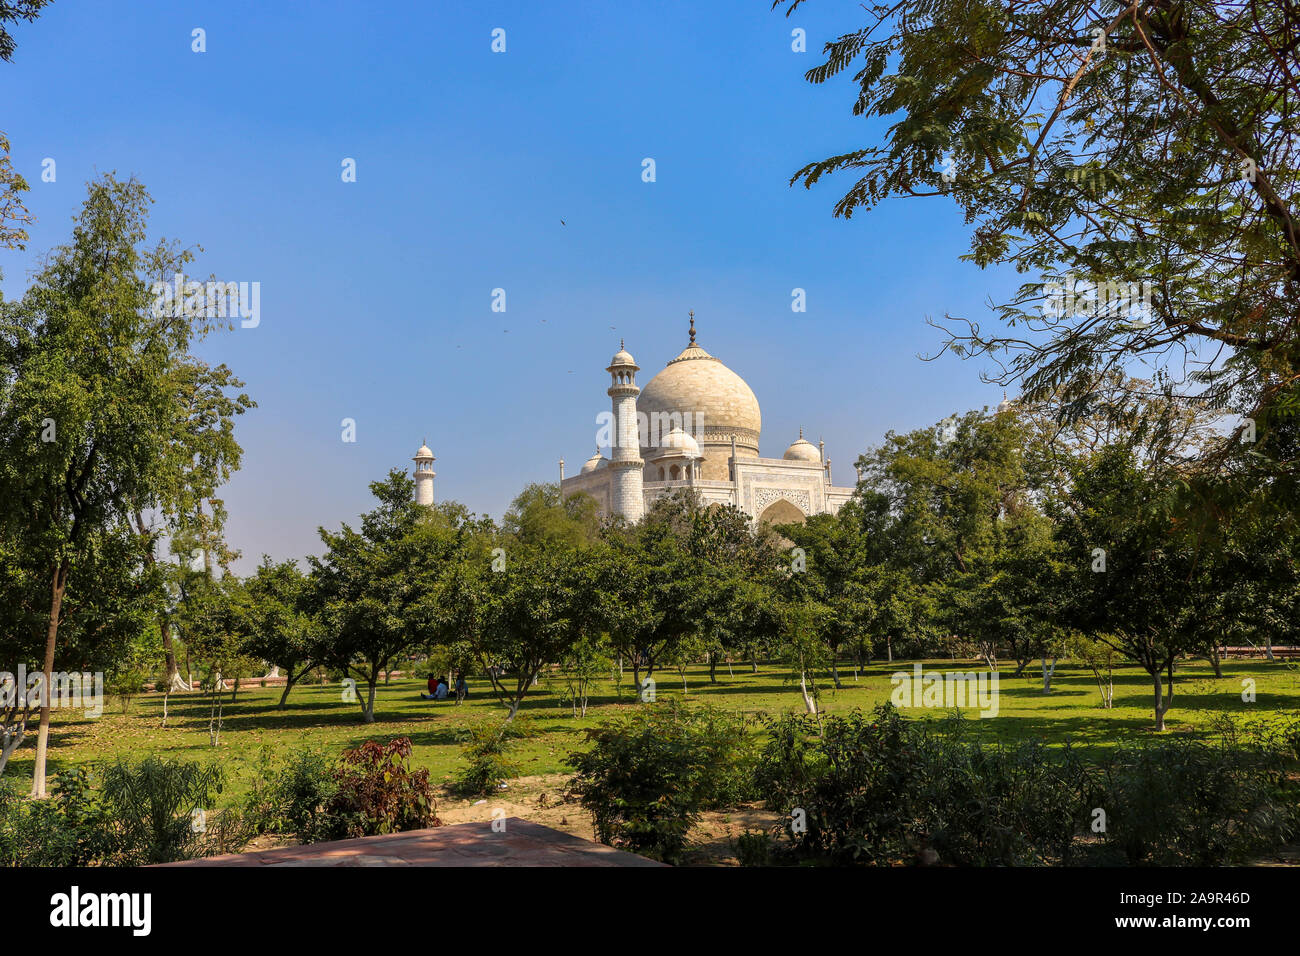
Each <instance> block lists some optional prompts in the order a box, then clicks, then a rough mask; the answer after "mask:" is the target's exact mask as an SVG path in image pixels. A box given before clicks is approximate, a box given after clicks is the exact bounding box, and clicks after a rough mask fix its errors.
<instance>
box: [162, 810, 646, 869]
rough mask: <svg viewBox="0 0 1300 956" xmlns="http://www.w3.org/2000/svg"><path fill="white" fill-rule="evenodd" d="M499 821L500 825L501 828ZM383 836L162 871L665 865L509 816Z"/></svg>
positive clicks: (212, 860)
mask: <svg viewBox="0 0 1300 956" xmlns="http://www.w3.org/2000/svg"><path fill="white" fill-rule="evenodd" d="M500 822H501V821H498V825H500ZM504 822H505V831H504V832H501V833H497V832H494V831H493V830H492V824H491V822H490V821H486V822H483V823H458V824H454V825H452V826H445V827H434V828H432V829H429V830H409V831H407V832H405V833H391V834H389V835H387V836H374V837H362V838H360V839H357V840H338V841H335V842H332V843H310V844H307V845H305V846H286V847H280V848H278V849H274V850H254V851H253V852H251V853H230V854H227V855H225V856H212V857H207V858H206V859H202V860H186V861H185V862H183V863H167V864H163V865H164V866H663V864H662V863H656V862H655V861H654V860H647V859H646V858H645V857H640V856H637V855H636V854H634V853H625V852H624V851H622V850H615V849H613V848H611V847H607V846H603V845H601V844H599V843H592V842H591V841H590V840H584V839H582V838H581V837H576V836H573V835H572V834H570V833H564V832H562V831H560V830H553V829H551V828H550V827H545V826H542V825H541V824H539V823H530V822H528V821H527V820H520V819H519V818H518V817H508V818H506V820H505V821H504Z"/></svg>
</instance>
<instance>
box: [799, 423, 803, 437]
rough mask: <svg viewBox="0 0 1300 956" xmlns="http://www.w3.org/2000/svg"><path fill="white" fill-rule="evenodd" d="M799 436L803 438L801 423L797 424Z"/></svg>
mask: <svg viewBox="0 0 1300 956" xmlns="http://www.w3.org/2000/svg"><path fill="white" fill-rule="evenodd" d="M799 437H800V438H803V426H802V425H800V426H799Z"/></svg>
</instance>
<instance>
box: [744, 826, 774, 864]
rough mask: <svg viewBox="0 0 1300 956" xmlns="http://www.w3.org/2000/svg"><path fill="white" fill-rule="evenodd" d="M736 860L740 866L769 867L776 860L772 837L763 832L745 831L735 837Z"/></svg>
mask: <svg viewBox="0 0 1300 956" xmlns="http://www.w3.org/2000/svg"><path fill="white" fill-rule="evenodd" d="M736 859H738V860H739V861H740V865H741V866H771V865H772V864H773V863H774V862H775V860H776V848H775V846H774V845H773V842H772V835H771V834H770V833H767V832H766V831H764V830H746V831H745V832H744V833H742V834H740V835H739V836H737V837H736Z"/></svg>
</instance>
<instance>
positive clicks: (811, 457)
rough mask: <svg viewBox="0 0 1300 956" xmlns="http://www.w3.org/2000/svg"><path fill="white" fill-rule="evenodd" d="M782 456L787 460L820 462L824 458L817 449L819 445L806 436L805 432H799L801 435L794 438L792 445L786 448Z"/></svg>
mask: <svg viewBox="0 0 1300 956" xmlns="http://www.w3.org/2000/svg"><path fill="white" fill-rule="evenodd" d="M781 457H782V458H784V459H785V460H786V461H818V462H819V461H821V460H822V455H821V452H820V451H818V450H817V446H816V445H814V444H813V443H812V442H810V441H808V440H807V439H806V438H804V437H803V432H800V433H799V437H798V438H796V439H795V440H794V442H793V443H792V444H791V445H790V447H789V448H787V449H786V450H785V454H784V455H782V456H781Z"/></svg>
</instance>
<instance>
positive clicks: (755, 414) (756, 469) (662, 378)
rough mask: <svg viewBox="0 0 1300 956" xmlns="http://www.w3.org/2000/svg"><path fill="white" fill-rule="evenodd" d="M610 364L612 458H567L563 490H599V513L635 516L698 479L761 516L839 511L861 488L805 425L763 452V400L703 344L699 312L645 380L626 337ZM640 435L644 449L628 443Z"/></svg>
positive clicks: (710, 494) (718, 496)
mask: <svg viewBox="0 0 1300 956" xmlns="http://www.w3.org/2000/svg"><path fill="white" fill-rule="evenodd" d="M607 371H608V372H609V373H610V376H611V382H612V384H611V386H610V388H609V391H608V394H609V396H610V397H611V399H612V405H611V413H612V420H613V427H612V428H611V429H610V430H609V431H610V433H611V442H610V444H611V456H610V458H606V457H605V456H604V455H602V454H601V452H600V450H599V448H598V449H597V450H596V453H595V454H594V455H592V456H591V458H589V459H588V460H587V461H586V462H585V463H584V464H583V465H582V467H581V468H580V469H579V471H578V473H577V474H575V475H568V476H565V475H564V474H563V467H564V466H563V462H562V461H561V475H562V477H561V490H562V491H563V493H564V494H565V495H566V496H567V495H571V494H576V493H579V492H582V493H585V494H588V495H591V496H592V497H593V498H594V499H596V505H597V507H598V508H599V510H600V512H601V514H612V513H616V514H622V515H624V516H626V517H627V518H628V519H629V520H633V521H635V520H637V519H639V518H640V517H641V514H642V513H644V511H645V510H646V509H647V508H649V507H650V505H651V504H652V503H653V502H654V501H655V499H656V498H659V497H661V496H663V495H666V494H670V493H672V492H673V491H675V490H677V489H681V488H690V489H693V490H694V491H695V493H696V494H697V495H698V496H699V498H700V499H701V501H703V502H704V504H706V505H707V504H713V503H721V504H731V505H735V506H736V507H737V508H739V509H740V510H741V511H744V512H745V513H746V514H748V515H749V516H750V517H751V518H753V519H754V520H755V521H763V522H767V523H769V524H788V523H797V522H802V521H804V520H805V519H806V518H807V517H808V516H809V515H815V514H834V513H836V512H838V511H839V509H840V506H841V505H843V504H844V502H846V501H848V500H849V497H850V496H851V495H852V494H853V488H852V487H844V486H835V485H833V484H831V467H830V464H831V463H830V460H829V459H827V458H826V455H825V449H824V448H823V447H822V446H821V445H820V443H819V444H818V445H813V444H812V443H811V442H809V441H806V440H805V439H804V437H803V434H802V430H801V431H800V435H799V437H798V438H797V439H796V440H795V441H794V442H793V443H792V444H791V445H790V447H789V448H787V449H786V451H785V454H784V455H783V456H782V457H780V458H763V457H762V456H761V455H760V454H759V437H760V434H761V431H762V417H761V412H760V410H759V406H758V399H757V398H755V397H754V393H753V392H752V391H751V390H750V388H749V386H748V385H747V384H746V383H745V381H744V379H742V378H741V377H740V376H739V375H737V374H736V373H735V372H733V371H731V369H729V368H727V366H725V365H723V364H722V362H721V361H719V360H718V359H716V358H714V357H713V356H712V355H710V354H709V353H708V352H706V351H705V350H704V349H703V348H701V347H700V346H699V345H697V344H696V342H695V317H694V313H692V315H691V326H690V343H689V344H688V345H687V347H686V348H685V349H684V350H683V351H682V352H681V354H679V355H678V356H677V357H676V358H675V359H673V360H672V361H671V362H669V363H668V365H667V366H666V367H665V368H664V369H663V370H662V371H661V372H659V374H658V375H656V376H655V377H654V378H653V379H651V380H650V382H649V383H648V384H646V386H645V387H644V389H641V388H639V387H637V384H636V372H637V371H639V368H638V366H637V365H636V363H635V361H634V360H633V358H632V356H631V355H630V354H628V353H627V352H626V351H625V350H624V349H623V348H622V346H621V345H620V347H619V351H618V353H617V354H616V355H615V356H614V358H613V359H612V360H611V362H610V365H609V367H608V368H607ZM638 413H639V414H638ZM634 415H635V416H637V419H638V420H637V422H633V421H631V416H634ZM633 434H635V435H637V446H638V447H636V448H630V447H628V446H629V445H631V443H632V438H631V436H632V435H633ZM635 497H639V499H640V500H639V501H633V500H632V499H633V498H635Z"/></svg>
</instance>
